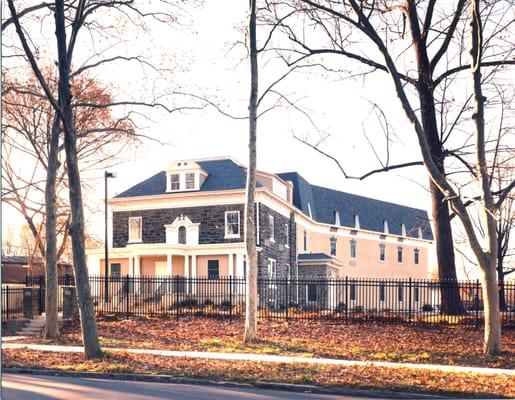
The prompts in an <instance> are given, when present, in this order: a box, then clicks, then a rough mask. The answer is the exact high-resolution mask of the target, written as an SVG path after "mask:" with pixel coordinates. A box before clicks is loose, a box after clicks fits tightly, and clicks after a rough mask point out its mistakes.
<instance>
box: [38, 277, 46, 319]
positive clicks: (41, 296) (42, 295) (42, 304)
mask: <svg viewBox="0 0 515 400" xmlns="http://www.w3.org/2000/svg"><path fill="white" fill-rule="evenodd" d="M43 286H44V283H43V275H40V276H39V313H40V314H42V313H43V312H44V311H45V293H44V292H43V290H44V287H43Z"/></svg>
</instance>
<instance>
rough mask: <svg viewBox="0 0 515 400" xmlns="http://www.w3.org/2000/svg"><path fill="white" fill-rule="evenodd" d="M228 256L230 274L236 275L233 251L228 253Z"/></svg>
mask: <svg viewBox="0 0 515 400" xmlns="http://www.w3.org/2000/svg"><path fill="white" fill-rule="evenodd" d="M227 257H228V258H229V262H228V264H227V269H228V270H229V271H228V274H229V276H233V275H234V255H233V254H232V253H229V254H227Z"/></svg>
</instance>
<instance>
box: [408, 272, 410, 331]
mask: <svg viewBox="0 0 515 400" xmlns="http://www.w3.org/2000/svg"><path fill="white" fill-rule="evenodd" d="M408 322H411V277H410V278H409V281H408Z"/></svg>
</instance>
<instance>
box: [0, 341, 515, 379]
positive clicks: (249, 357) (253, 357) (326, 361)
mask: <svg viewBox="0 0 515 400" xmlns="http://www.w3.org/2000/svg"><path fill="white" fill-rule="evenodd" d="M2 349H29V350H36V351H49V352H57V353H82V352H83V351H84V349H83V347H82V346H58V345H46V344H29V343H5V342H4V343H2ZM104 350H106V351H112V352H127V353H133V354H148V355H154V356H160V357H176V358H179V357H186V358H203V359H212V360H234V361H255V362H273V363H287V364H292V363H293V364H295V363H306V364H321V365H339V366H342V367H351V366H368V367H388V368H411V369H419V370H428V371H442V372H454V373H474V374H480V375H509V376H515V370H510V369H500V368H482V367H465V366H458V365H438V364H414V363H394V362H386V361H359V360H341V359H331V358H307V357H293V356H279V355H266V354H253V353H217V352H207V351H173V350H155V349H124V348H117V347H109V348H104Z"/></svg>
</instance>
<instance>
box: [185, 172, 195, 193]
mask: <svg viewBox="0 0 515 400" xmlns="http://www.w3.org/2000/svg"><path fill="white" fill-rule="evenodd" d="M186 189H195V174H193V173H188V174H186Z"/></svg>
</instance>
